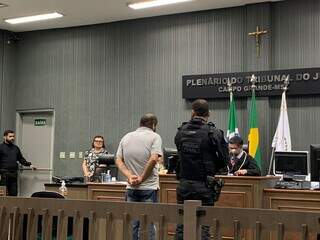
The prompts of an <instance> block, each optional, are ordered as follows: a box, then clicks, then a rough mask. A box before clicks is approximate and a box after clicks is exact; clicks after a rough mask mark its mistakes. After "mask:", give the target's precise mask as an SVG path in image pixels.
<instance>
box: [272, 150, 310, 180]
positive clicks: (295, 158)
mask: <svg viewBox="0 0 320 240" xmlns="http://www.w3.org/2000/svg"><path fill="white" fill-rule="evenodd" d="M274 165H275V173H276V174H282V175H286V176H292V177H293V176H307V175H308V174H309V160H308V152H307V151H290V152H275V154H274Z"/></svg>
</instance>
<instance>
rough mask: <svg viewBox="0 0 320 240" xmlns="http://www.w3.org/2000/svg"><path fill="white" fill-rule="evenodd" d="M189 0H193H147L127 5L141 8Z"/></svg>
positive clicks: (188, 0) (187, 0)
mask: <svg viewBox="0 0 320 240" xmlns="http://www.w3.org/2000/svg"><path fill="white" fill-rule="evenodd" d="M190 1H193V0H147V1H141V2H133V3H129V4H128V7H130V8H133V9H143V8H151V7H158V6H162V5H168V4H174V3H181V2H190Z"/></svg>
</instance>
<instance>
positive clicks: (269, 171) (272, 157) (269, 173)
mask: <svg viewBox="0 0 320 240" xmlns="http://www.w3.org/2000/svg"><path fill="white" fill-rule="evenodd" d="M275 150H276V148H274V147H272V152H271V158H270V163H269V169H268V174H267V176H271V175H274V173H272V174H271V169H272V165H273V160H274V152H275Z"/></svg>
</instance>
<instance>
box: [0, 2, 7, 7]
mask: <svg viewBox="0 0 320 240" xmlns="http://www.w3.org/2000/svg"><path fill="white" fill-rule="evenodd" d="M2 7H8V5H7V4H4V3H0V8H2Z"/></svg>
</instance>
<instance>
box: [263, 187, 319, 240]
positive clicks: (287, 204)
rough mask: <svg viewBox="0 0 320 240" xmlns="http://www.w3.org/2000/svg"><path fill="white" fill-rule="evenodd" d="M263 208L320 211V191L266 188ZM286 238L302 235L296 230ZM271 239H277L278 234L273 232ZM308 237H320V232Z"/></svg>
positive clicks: (295, 239) (314, 238)
mask: <svg viewBox="0 0 320 240" xmlns="http://www.w3.org/2000/svg"><path fill="white" fill-rule="evenodd" d="M263 208H266V209H277V210H287V211H304V212H309V211H310V212H319V213H320V191H318V190H287V189H264V197H263ZM285 238H286V239H290V240H298V239H301V238H300V235H299V234H298V233H295V232H289V233H287V234H286V236H285ZM270 239H271V240H273V239H274V240H275V239H277V237H276V234H271V235H270ZM308 239H310V240H316V239H320V234H319V235H318V236H316V234H313V235H311V234H310V235H309V238H308Z"/></svg>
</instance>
